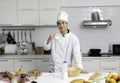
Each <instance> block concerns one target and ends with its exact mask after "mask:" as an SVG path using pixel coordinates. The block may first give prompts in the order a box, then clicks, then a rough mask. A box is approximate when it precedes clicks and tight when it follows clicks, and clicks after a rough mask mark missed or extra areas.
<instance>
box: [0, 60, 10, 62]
mask: <svg viewBox="0 0 120 83" xmlns="http://www.w3.org/2000/svg"><path fill="white" fill-rule="evenodd" d="M0 61H3V62H8V60H0Z"/></svg>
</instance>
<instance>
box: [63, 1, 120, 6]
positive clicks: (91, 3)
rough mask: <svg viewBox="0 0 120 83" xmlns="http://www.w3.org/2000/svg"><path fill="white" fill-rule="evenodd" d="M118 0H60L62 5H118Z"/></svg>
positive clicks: (119, 2)
mask: <svg viewBox="0 0 120 83" xmlns="http://www.w3.org/2000/svg"><path fill="white" fill-rule="evenodd" d="M119 4H120V1H119V0H62V6H71V7H73V6H108V5H109V6H110V5H111V6H112V5H119Z"/></svg>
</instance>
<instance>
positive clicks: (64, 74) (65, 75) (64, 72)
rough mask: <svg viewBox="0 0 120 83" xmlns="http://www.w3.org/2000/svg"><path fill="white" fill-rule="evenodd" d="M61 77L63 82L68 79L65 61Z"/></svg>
mask: <svg viewBox="0 0 120 83" xmlns="http://www.w3.org/2000/svg"><path fill="white" fill-rule="evenodd" d="M62 77H63V79H64V80H67V79H68V66H67V61H63V68H62Z"/></svg>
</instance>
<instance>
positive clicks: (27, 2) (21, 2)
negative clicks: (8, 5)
mask: <svg viewBox="0 0 120 83" xmlns="http://www.w3.org/2000/svg"><path fill="white" fill-rule="evenodd" d="M18 10H38V0H18Z"/></svg>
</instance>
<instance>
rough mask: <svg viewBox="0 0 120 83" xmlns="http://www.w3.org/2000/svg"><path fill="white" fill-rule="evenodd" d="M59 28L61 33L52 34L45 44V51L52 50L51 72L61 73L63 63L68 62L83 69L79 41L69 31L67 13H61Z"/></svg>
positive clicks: (58, 20) (69, 64)
mask: <svg viewBox="0 0 120 83" xmlns="http://www.w3.org/2000/svg"><path fill="white" fill-rule="evenodd" d="M57 27H58V29H59V31H60V32H58V33H51V34H50V35H49V37H48V39H47V41H46V42H45V44H44V49H45V50H50V49H51V55H52V57H50V62H49V71H50V72H61V71H62V65H63V61H67V64H68V66H72V67H78V68H81V69H83V67H82V56H81V51H80V44H79V39H78V38H77V37H76V36H75V35H74V34H73V33H71V32H70V31H69V27H68V14H67V13H66V12H64V11H62V12H60V13H59V15H58V19H57Z"/></svg>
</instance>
